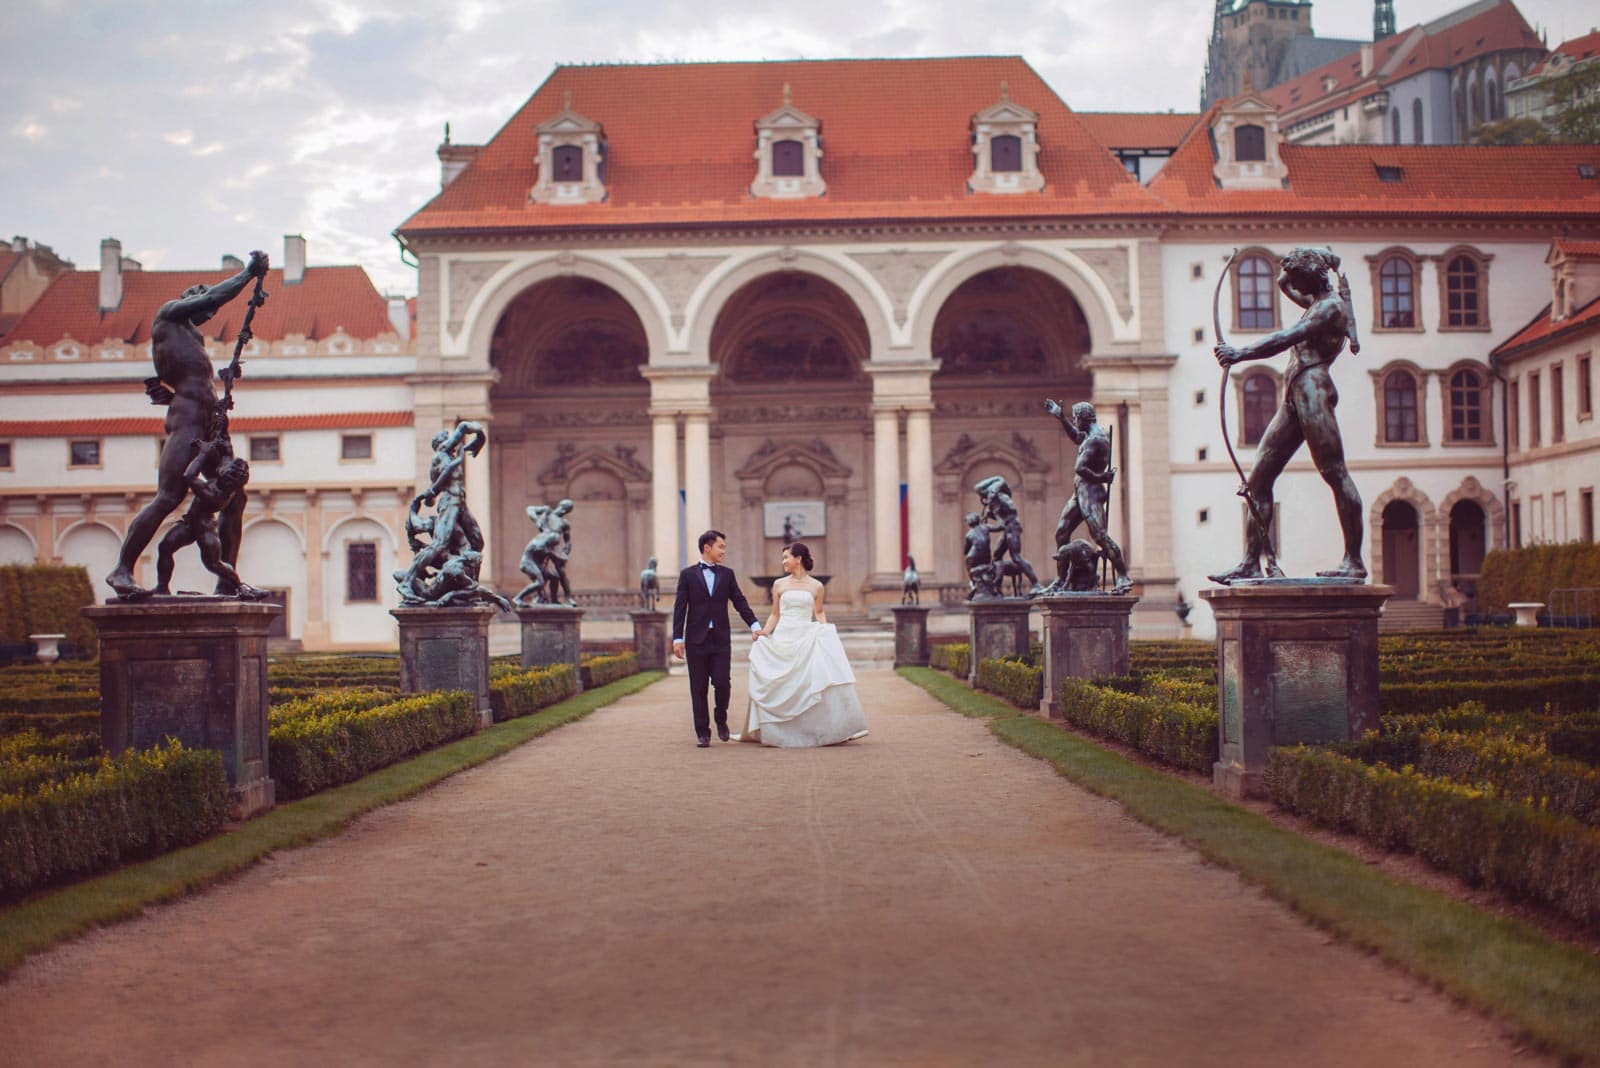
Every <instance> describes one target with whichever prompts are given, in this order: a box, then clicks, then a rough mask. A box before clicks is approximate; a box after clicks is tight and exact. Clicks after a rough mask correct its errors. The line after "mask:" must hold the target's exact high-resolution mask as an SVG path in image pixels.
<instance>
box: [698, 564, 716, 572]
mask: <svg viewBox="0 0 1600 1068" xmlns="http://www.w3.org/2000/svg"><path fill="white" fill-rule="evenodd" d="M716 569H717V565H716V564H701V565H700V570H702V571H715V570H716Z"/></svg>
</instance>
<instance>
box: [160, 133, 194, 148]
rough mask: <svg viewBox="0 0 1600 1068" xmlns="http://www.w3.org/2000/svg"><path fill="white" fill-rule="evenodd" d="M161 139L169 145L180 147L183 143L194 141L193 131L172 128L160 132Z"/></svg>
mask: <svg viewBox="0 0 1600 1068" xmlns="http://www.w3.org/2000/svg"><path fill="white" fill-rule="evenodd" d="M161 140H163V141H165V142H166V143H167V144H169V145H177V146H178V147H179V148H182V147H183V146H184V145H187V144H190V143H192V142H193V141H194V131H193V130H173V131H171V132H170V133H165V134H162V135H161Z"/></svg>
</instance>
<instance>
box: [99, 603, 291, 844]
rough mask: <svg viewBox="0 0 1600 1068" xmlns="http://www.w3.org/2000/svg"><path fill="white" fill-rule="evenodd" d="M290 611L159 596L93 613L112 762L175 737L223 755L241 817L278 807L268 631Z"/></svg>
mask: <svg viewBox="0 0 1600 1068" xmlns="http://www.w3.org/2000/svg"><path fill="white" fill-rule="evenodd" d="M282 611H283V606H282V605H276V604H268V603H265V602H260V601H239V600H235V599H233V598H231V597H209V596H204V597H203V596H195V597H152V598H149V599H147V600H142V601H137V602H132V603H122V602H108V603H106V604H103V605H91V606H90V607H88V608H85V609H84V610H83V614H84V615H85V616H86V617H88V619H89V620H90V621H91V622H93V623H94V625H95V629H96V630H97V631H99V635H100V745H101V748H102V749H103V750H104V752H105V753H106V754H107V755H108V756H115V755H116V754H118V753H121V752H122V751H123V750H126V749H144V748H148V747H150V746H154V745H160V744H161V742H162V740H163V739H165V738H167V737H169V736H170V737H173V738H176V739H178V741H180V742H182V743H183V744H184V745H185V746H187V747H188V748H191V749H215V750H217V751H218V752H219V753H221V754H222V766H223V768H224V769H225V770H226V771H227V773H228V784H229V786H230V791H229V796H230V800H231V802H232V809H233V817H234V818H235V819H245V818H248V817H250V816H253V815H255V814H256V813H258V812H264V811H266V810H267V809H269V808H271V807H272V806H273V803H274V794H275V791H274V788H273V783H272V779H271V778H270V776H269V775H268V771H267V630H268V629H269V628H270V627H271V625H272V620H273V619H274V617H276V616H277V615H278V614H279V613H281V612H282Z"/></svg>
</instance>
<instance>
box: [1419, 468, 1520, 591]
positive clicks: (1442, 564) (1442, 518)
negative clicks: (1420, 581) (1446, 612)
mask: <svg viewBox="0 0 1600 1068" xmlns="http://www.w3.org/2000/svg"><path fill="white" fill-rule="evenodd" d="M1464 501H1471V502H1472V503H1474V504H1476V505H1477V506H1478V507H1479V508H1480V509H1481V510H1482V511H1483V549H1484V552H1486V553H1487V552H1489V551H1491V550H1493V549H1500V548H1504V547H1505V546H1504V544H1503V542H1504V540H1505V522H1506V509H1505V505H1504V504H1502V503H1501V501H1500V498H1499V497H1497V496H1495V495H1494V494H1493V493H1491V492H1490V491H1489V489H1488V488H1487V487H1485V486H1484V485H1483V484H1482V483H1480V482H1479V481H1478V480H1477V479H1476V478H1473V477H1472V476H1471V475H1468V476H1467V477H1465V478H1463V479H1462V480H1461V484H1460V485H1459V486H1457V487H1456V488H1455V489H1453V490H1451V491H1450V492H1449V493H1448V494H1446V495H1445V498H1444V500H1442V501H1440V502H1439V513H1438V521H1437V522H1436V523H1435V525H1434V529H1433V532H1432V533H1433V538H1432V543H1431V544H1430V545H1429V546H1428V548H1429V549H1430V551H1431V552H1432V554H1433V556H1434V559H1435V561H1436V565H1435V566H1436V569H1437V573H1438V575H1439V587H1440V593H1441V596H1442V597H1443V598H1444V600H1445V602H1446V603H1447V604H1451V603H1453V604H1455V605H1461V604H1465V603H1468V602H1470V601H1473V600H1475V598H1476V595H1477V589H1476V585H1475V584H1474V585H1473V586H1472V588H1470V589H1469V588H1467V586H1466V584H1463V585H1462V586H1460V587H1458V586H1457V585H1456V581H1455V575H1456V573H1455V570H1454V568H1453V567H1452V566H1451V546H1450V540H1451V537H1452V533H1451V526H1452V520H1453V519H1454V516H1455V509H1456V506H1457V505H1459V504H1461V503H1462V502H1464ZM1463 573H1464V574H1465V573H1466V572H1463Z"/></svg>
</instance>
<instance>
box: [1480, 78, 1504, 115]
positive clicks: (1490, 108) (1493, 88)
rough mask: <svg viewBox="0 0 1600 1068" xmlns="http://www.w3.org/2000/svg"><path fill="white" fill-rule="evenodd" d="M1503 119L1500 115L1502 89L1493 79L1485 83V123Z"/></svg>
mask: <svg viewBox="0 0 1600 1068" xmlns="http://www.w3.org/2000/svg"><path fill="white" fill-rule="evenodd" d="M1500 118H1503V116H1502V115H1501V114H1500V87H1499V86H1498V85H1496V84H1495V83H1494V80H1493V79H1490V80H1489V81H1486V82H1484V83H1483V121H1484V122H1494V121H1495V120H1497V119H1500Z"/></svg>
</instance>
